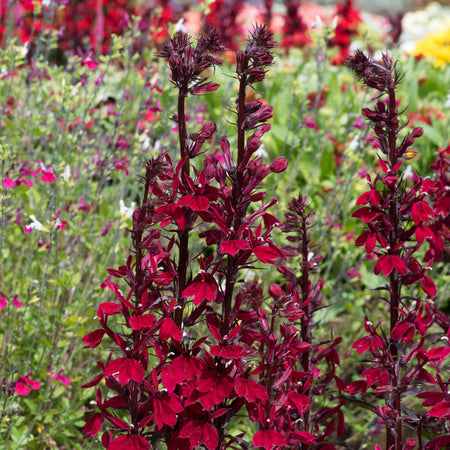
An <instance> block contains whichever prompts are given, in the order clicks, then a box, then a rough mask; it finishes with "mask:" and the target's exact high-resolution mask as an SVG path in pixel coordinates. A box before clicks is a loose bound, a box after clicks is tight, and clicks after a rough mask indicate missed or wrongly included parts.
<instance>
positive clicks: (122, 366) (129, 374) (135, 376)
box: [103, 358, 144, 385]
mask: <svg viewBox="0 0 450 450" xmlns="http://www.w3.org/2000/svg"><path fill="white" fill-rule="evenodd" d="M103 373H104V374H105V375H114V374H116V373H118V374H119V381H120V384H122V385H125V384H127V383H128V382H129V381H130V380H134V381H137V382H138V383H140V382H142V380H143V379H144V369H143V368H142V366H141V364H140V363H139V361H137V360H136V359H131V358H118V359H115V360H114V361H111V362H110V363H109V364H108V365H107V366H106V367H105V369H104V371H103Z"/></svg>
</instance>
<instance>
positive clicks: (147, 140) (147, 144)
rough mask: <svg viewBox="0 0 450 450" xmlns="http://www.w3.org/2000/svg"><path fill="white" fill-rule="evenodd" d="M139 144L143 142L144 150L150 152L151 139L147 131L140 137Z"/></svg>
mask: <svg viewBox="0 0 450 450" xmlns="http://www.w3.org/2000/svg"><path fill="white" fill-rule="evenodd" d="M139 142H142V150H148V149H149V148H150V138H149V137H148V134H147V130H145V131H144V132H143V133H142V134H141V135H140V136H139Z"/></svg>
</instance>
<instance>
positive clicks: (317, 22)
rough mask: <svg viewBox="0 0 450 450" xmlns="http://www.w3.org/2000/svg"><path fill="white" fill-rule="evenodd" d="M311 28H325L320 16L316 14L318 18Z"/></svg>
mask: <svg viewBox="0 0 450 450" xmlns="http://www.w3.org/2000/svg"><path fill="white" fill-rule="evenodd" d="M311 28H318V29H319V30H322V29H323V22H322V19H321V18H320V16H316V20H315V21H314V22H313V24H312V25H311Z"/></svg>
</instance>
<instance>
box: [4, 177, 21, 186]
mask: <svg viewBox="0 0 450 450" xmlns="http://www.w3.org/2000/svg"><path fill="white" fill-rule="evenodd" d="M17 185H18V183H17V181H14V180H11V178H5V179H4V180H3V187H4V188H5V189H9V188H13V187H16V186H17Z"/></svg>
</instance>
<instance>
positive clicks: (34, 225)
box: [28, 214, 44, 231]
mask: <svg viewBox="0 0 450 450" xmlns="http://www.w3.org/2000/svg"><path fill="white" fill-rule="evenodd" d="M29 217H30V219H31V223H30V224H29V225H28V228H30V229H34V230H36V231H42V229H43V228H44V226H43V225H42V223H41V222H39V220H37V219H36V216H35V215H34V214H30V216H29Z"/></svg>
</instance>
